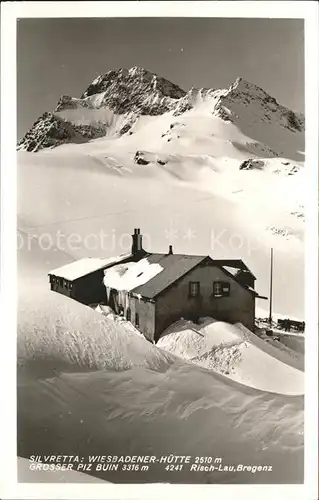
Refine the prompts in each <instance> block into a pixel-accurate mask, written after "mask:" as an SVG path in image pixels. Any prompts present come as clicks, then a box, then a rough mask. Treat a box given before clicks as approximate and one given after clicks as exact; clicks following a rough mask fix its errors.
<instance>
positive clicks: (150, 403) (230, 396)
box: [18, 290, 303, 483]
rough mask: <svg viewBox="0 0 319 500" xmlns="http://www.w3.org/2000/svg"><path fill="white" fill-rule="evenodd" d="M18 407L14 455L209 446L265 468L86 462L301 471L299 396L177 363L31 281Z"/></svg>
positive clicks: (170, 476) (243, 476)
mask: <svg viewBox="0 0 319 500" xmlns="http://www.w3.org/2000/svg"><path fill="white" fill-rule="evenodd" d="M30 302H32V304H33V313H32V314H30ZM18 405H19V415H18V433H19V445H18V452H19V454H20V456H22V457H28V456H29V454H44V453H45V454H79V455H80V456H84V457H86V456H87V455H88V454H95V455H96V454H100V455H104V454H105V453H106V451H107V454H114V455H119V454H124V455H126V454H130V455H142V454H147V455H149V454H154V455H157V456H161V455H166V454H170V453H175V454H185V455H192V456H193V457H195V456H197V455H201V456H202V455H204V456H205V455H207V456H210V455H212V454H213V456H221V457H223V463H225V464H229V465H230V464H238V463H244V464H252V463H253V464H257V465H258V464H261V463H263V464H266V463H267V464H272V467H273V472H272V473H269V472H267V473H266V472H264V473H262V472H258V473H257V472H256V473H255V474H252V473H249V472H246V473H243V472H237V473H236V472H233V473H230V474H225V473H222V472H220V473H219V472H217V473H216V472H213V473H210V474H209V473H207V472H205V473H204V472H196V474H195V473H190V472H189V471H187V470H183V471H180V472H168V471H165V468H164V467H163V464H159V463H158V464H156V465H155V466H154V467H152V468H151V469H150V470H149V471H148V472H143V473H141V472H140V473H137V472H132V473H131V474H130V475H128V474H127V473H126V474H125V473H121V472H107V471H106V472H101V471H100V472H98V471H95V472H94V471H93V472H92V474H93V475H95V476H97V477H99V478H101V479H106V480H108V481H111V482H144V481H146V482H157V481H165V482H191V483H194V482H195V483H196V482H204V483H210V482H221V483H224V482H225V483H229V482H239V483H245V482H253V483H254V482H256V483H264V482H270V483H274V482H280V483H285V482H298V481H301V480H302V446H303V445H302V442H303V438H302V436H303V430H302V405H303V402H302V398H301V397H288V396H284V395H276V396H275V395H274V394H271V393H266V392H263V391H258V390H255V389H252V388H248V387H247V386H244V385H239V384H236V383H235V382H233V381H231V380H230V379H228V378H226V377H223V376H222V375H219V374H215V373H213V372H209V371H207V370H205V369H202V368H201V367H198V366H195V365H192V364H185V363H184V362H183V361H182V360H179V359H178V358H176V357H175V356H174V355H172V354H170V353H165V351H163V350H161V349H159V348H157V347H156V346H153V345H152V344H150V343H148V342H147V341H146V340H144V339H143V338H141V337H139V336H138V335H136V334H135V333H131V332H130V331H128V330H126V328H123V327H122V328H119V327H118V326H117V325H116V324H114V322H113V321H112V320H108V319H107V317H106V318H102V317H101V315H100V314H98V313H96V312H94V311H92V310H91V309H90V308H87V307H85V306H83V305H80V304H77V303H75V302H74V301H72V300H71V299H68V298H66V297H60V296H58V295H57V294H50V293H49V292H48V293H43V292H42V293H39V294H37V293H36V292H35V291H34V290H32V299H31V297H30V296H28V297H21V298H20V314H19V334H18ZM194 429H196V432H194ZM186 436H187V439H185V437H186ZM74 480H75V478H74Z"/></svg>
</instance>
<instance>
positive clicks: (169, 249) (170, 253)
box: [168, 245, 173, 255]
mask: <svg viewBox="0 0 319 500" xmlns="http://www.w3.org/2000/svg"><path fill="white" fill-rule="evenodd" d="M168 255H173V246H172V245H170V246H169V247H168Z"/></svg>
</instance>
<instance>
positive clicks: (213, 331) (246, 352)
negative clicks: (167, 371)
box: [157, 318, 304, 395]
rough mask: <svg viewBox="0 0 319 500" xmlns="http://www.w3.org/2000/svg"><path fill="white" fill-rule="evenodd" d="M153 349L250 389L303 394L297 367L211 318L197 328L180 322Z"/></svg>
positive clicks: (259, 341) (249, 335) (247, 335)
mask: <svg viewBox="0 0 319 500" xmlns="http://www.w3.org/2000/svg"><path fill="white" fill-rule="evenodd" d="M157 345H158V347H161V348H163V349H165V350H166V351H168V352H171V353H174V354H176V355H178V356H180V357H181V358H183V359H186V360H190V361H192V362H193V363H195V364H196V365H199V366H203V367H205V368H208V369H211V370H214V371H217V372H219V373H222V374H223V375H226V376H228V377H230V378H231V379H233V380H235V381H236V382H239V383H242V384H245V385H248V386H250V387H255V388H258V389H261V390H264V391H270V392H276V393H284V394H291V395H293V394H294V395H295V394H303V393H304V374H303V372H302V371H301V370H302V365H301V363H300V362H298V360H296V358H295V357H292V356H290V355H289V354H288V352H287V351H286V352H284V351H282V350H279V349H276V348H275V347H274V346H272V345H269V344H267V343H266V342H265V341H263V340H262V339H260V338H258V337H257V336H256V335H254V334H253V333H251V332H250V331H249V330H247V328H245V327H244V326H243V325H241V324H236V325H229V324H227V323H222V322H219V321H214V320H212V319H211V318H206V319H204V320H202V321H201V323H200V324H199V325H196V324H194V323H192V322H191V321H185V320H180V321H178V322H177V323H175V324H174V325H172V326H171V327H169V328H168V329H167V330H166V331H165V332H164V333H163V335H162V337H161V338H160V339H159V341H158V343H157Z"/></svg>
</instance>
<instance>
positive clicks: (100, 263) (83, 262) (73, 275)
mask: <svg viewBox="0 0 319 500" xmlns="http://www.w3.org/2000/svg"><path fill="white" fill-rule="evenodd" d="M130 256H131V254H123V255H119V256H117V257H110V258H108V259H100V258H95V257H86V258H83V259H79V260H75V261H74V262H71V263H70V264H66V265H65V266H62V267H58V268H57V269H53V270H52V271H49V274H52V275H54V276H59V277H60V278H65V279H67V280H71V281H72V280H76V279H78V278H81V277H82V276H86V275H87V274H90V273H93V272H94V271H98V270H99V269H103V268H104V267H107V266H109V265H112V264H116V263H117V262H121V261H122V260H125V259H127V258H129V257H130Z"/></svg>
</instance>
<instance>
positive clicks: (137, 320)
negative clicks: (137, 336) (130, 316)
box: [135, 313, 140, 327]
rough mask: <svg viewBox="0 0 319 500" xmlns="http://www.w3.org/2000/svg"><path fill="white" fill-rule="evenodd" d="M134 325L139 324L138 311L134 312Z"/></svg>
mask: <svg viewBox="0 0 319 500" xmlns="http://www.w3.org/2000/svg"><path fill="white" fill-rule="evenodd" d="M135 325H136V326H137V327H138V326H140V317H139V314H138V313H136V314H135Z"/></svg>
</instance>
